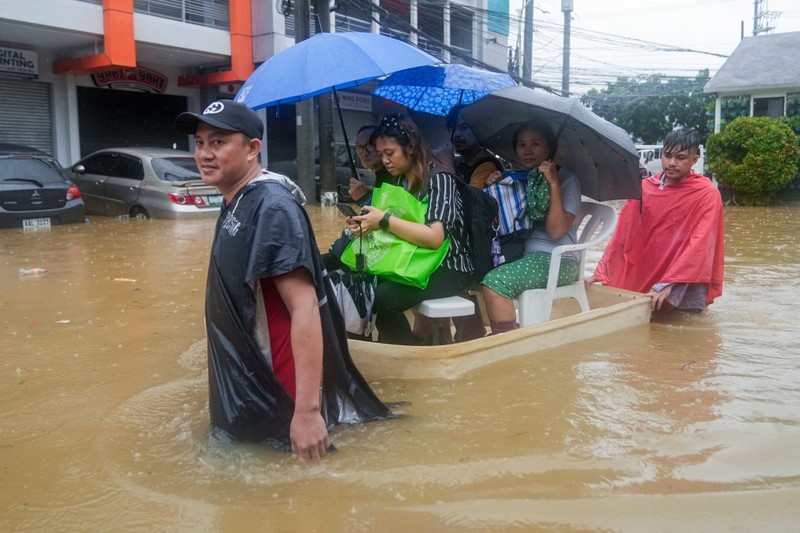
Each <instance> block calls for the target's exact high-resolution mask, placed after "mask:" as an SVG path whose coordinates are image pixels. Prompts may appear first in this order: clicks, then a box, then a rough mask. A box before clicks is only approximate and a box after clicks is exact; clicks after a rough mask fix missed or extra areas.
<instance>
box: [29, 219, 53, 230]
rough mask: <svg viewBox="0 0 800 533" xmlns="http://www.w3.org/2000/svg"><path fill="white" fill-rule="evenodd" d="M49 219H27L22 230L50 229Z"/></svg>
mask: <svg viewBox="0 0 800 533" xmlns="http://www.w3.org/2000/svg"><path fill="white" fill-rule="evenodd" d="M49 227H50V219H49V218H26V219H25V220H23V221H22V229H38V228H49Z"/></svg>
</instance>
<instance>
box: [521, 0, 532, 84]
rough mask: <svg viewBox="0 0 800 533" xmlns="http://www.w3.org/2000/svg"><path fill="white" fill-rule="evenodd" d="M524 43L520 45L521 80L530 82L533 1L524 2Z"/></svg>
mask: <svg viewBox="0 0 800 533" xmlns="http://www.w3.org/2000/svg"><path fill="white" fill-rule="evenodd" d="M524 24H525V26H524V28H523V35H524V41H525V42H524V43H523V45H522V80H523V81H531V76H533V68H532V65H533V0H527V2H525V22H524Z"/></svg>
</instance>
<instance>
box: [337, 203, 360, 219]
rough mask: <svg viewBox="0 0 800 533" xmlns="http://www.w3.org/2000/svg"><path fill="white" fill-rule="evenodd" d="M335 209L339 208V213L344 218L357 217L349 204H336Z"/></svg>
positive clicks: (356, 213)
mask: <svg viewBox="0 0 800 533" xmlns="http://www.w3.org/2000/svg"><path fill="white" fill-rule="evenodd" d="M336 207H338V208H339V211H341V212H342V214H343V215H344V216H346V217H357V216H358V212H357V211H356V210H355V209H353V206H352V205H350V204H345V203H343V202H336Z"/></svg>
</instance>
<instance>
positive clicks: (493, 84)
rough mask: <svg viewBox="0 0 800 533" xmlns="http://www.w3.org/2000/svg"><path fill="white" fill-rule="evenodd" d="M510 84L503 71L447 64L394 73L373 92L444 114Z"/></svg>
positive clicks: (433, 113) (433, 112) (423, 109)
mask: <svg viewBox="0 0 800 533" xmlns="http://www.w3.org/2000/svg"><path fill="white" fill-rule="evenodd" d="M512 85H515V82H514V80H513V78H511V76H509V75H508V74H505V73H503V72H490V71H488V70H482V69H477V68H473V67H467V66H464V65H449V64H448V65H435V66H424V67H417V68H412V69H408V70H403V71H400V72H395V73H394V74H392V75H390V76H389V77H387V78H386V79H385V80H383V81H381V83H380V85H378V87H377V88H376V89H375V90H374V91H372V94H374V95H375V96H380V97H381V98H386V99H387V100H391V101H393V102H397V103H398V104H402V105H403V106H405V107H406V108H407V109H410V110H413V111H422V112H424V113H429V114H431V115H439V116H446V115H447V113H448V112H449V111H450V110H451V109H452V108H453V107H455V106H457V105H468V104H471V103H473V102H475V101H477V100H479V99H480V98H483V97H484V96H486V95H487V94H489V93H490V92H492V91H495V90H497V89H502V88H503V87H511V86H512Z"/></svg>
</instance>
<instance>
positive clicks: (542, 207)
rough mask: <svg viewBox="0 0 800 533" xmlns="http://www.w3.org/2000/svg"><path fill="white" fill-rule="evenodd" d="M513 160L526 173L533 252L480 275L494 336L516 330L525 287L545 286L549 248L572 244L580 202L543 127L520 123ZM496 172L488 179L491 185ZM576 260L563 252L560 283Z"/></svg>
mask: <svg viewBox="0 0 800 533" xmlns="http://www.w3.org/2000/svg"><path fill="white" fill-rule="evenodd" d="M512 143H513V146H514V152H515V153H516V155H517V163H518V164H519V166H520V167H521V168H522V169H523V172H525V173H527V178H526V179H527V180H528V186H527V203H528V214H527V216H530V217H532V218H533V219H534V229H533V233H532V234H531V236H530V237H528V240H529V241H530V240H532V242H533V253H530V252H528V253H526V254H525V255H523V256H522V257H520V258H519V259H516V260H514V261H511V262H509V263H503V264H502V265H500V266H498V267H497V268H494V269H492V270H490V271H489V273H488V274H486V276H485V277H484V278H483V282H482V285H483V287H482V292H483V297H484V300H485V302H486V311H487V314H488V315H489V323H490V326H491V328H492V334H495V333H502V332H505V331H511V330H514V329H517V328H518V327H519V325H518V324H517V318H516V311H515V309H514V302H513V298H515V297H516V296H518V295H519V294H520V293H522V292H523V291H526V290H528V289H537V288H542V287H546V286H547V275H548V272H549V269H550V252H552V251H553V248H555V247H556V246H558V245H561V244H574V243H576V242H577V235H576V234H575V231H574V229H573V228H572V222H573V221H574V220H575V215H576V214H577V213H578V210H579V209H580V206H581V187H580V182H579V181H578V178H577V176H575V174H573V173H572V172H571V171H569V170H567V169H565V168H563V167H561V168H559V167H558V165H556V164H555V163H553V161H552V159H553V156H554V155H555V153H556V148H557V141H556V138H555V136H554V135H553V134H552V132H551V131H550V130H549V129H548V128H547V127H546V126H545V127H542V126H539V125H537V124H536V123H533V122H526V123H523V124H521V125H520V126H519V127H518V128H517V129H516V130H515V132H514V135H513V137H512ZM500 177H501V174H500V172H496V173H493V174H492V175H490V176H489V178H487V183H488V184H490V185H491V184H492V183H494V181H496V180H497V179H500ZM577 271H578V263H577V261H576V259H575V258H574V257H571V256H570V257H567V256H566V255H565V256H564V258H563V259H562V261H561V270H560V273H559V284H563V283H568V282H570V281H572V280H574V279H575V277H576V275H577Z"/></svg>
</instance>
